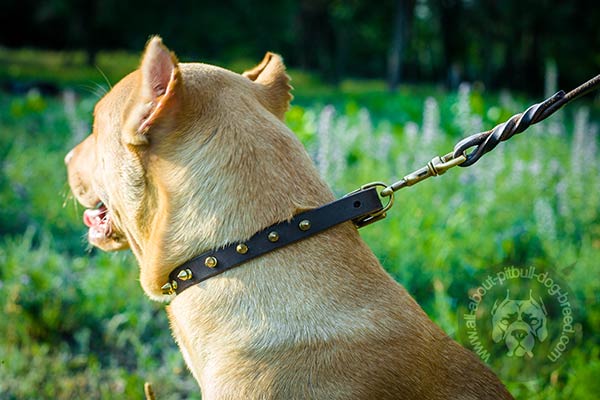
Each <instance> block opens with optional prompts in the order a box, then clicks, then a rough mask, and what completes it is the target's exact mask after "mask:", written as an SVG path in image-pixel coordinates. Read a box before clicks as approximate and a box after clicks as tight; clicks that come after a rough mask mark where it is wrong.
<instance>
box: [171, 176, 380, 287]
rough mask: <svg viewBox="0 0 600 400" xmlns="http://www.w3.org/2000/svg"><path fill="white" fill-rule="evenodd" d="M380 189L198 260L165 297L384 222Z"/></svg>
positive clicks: (176, 273)
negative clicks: (350, 226)
mask: <svg viewBox="0 0 600 400" xmlns="http://www.w3.org/2000/svg"><path fill="white" fill-rule="evenodd" d="M377 186H385V185H383V184H381V183H374V184H369V185H366V186H364V187H362V188H361V189H359V190H357V191H355V192H352V193H350V194H348V195H346V196H345V197H342V198H341V199H338V200H335V201H333V202H331V203H328V204H325V205H323V206H321V207H318V208H315V209H312V210H308V211H305V212H302V213H300V214H297V215H295V216H293V217H292V218H291V219H290V220H289V221H283V222H279V223H276V224H274V225H271V226H269V227H267V228H265V229H263V230H261V231H260V232H258V233H256V234H254V235H253V236H252V237H251V238H250V239H248V240H246V241H242V242H237V243H231V244H229V245H227V246H225V247H223V248H222V249H217V250H210V251H208V252H206V253H203V254H201V255H199V256H197V257H194V258H193V259H191V260H189V261H187V262H185V263H184V264H182V265H180V266H178V267H177V268H175V269H174V270H173V271H171V273H170V274H169V282H168V283H166V284H165V285H164V286H162V291H163V294H166V295H172V294H179V293H181V292H182V291H184V290H185V289H187V288H189V287H191V286H193V285H196V284H198V283H200V282H202V281H205V280H206V279H208V278H211V277H213V276H215V275H219V274H221V273H223V272H225V271H228V270H230V269H232V268H234V267H237V266H239V265H240V264H243V263H245V262H247V261H249V260H252V259H254V258H256V257H260V256H262V255H264V254H266V253H269V252H271V251H274V250H277V249H280V248H282V247H284V246H287V245H289V244H291V243H295V242H298V241H300V240H304V239H306V238H309V237H311V236H313V235H316V234H317V233H319V232H322V231H324V230H326V229H329V228H331V227H333V226H335V225H339V224H341V223H343V222H346V221H352V222H353V223H354V225H355V226H356V227H362V226H365V225H368V224H370V223H372V222H375V221H377V220H379V219H381V218H384V217H385V212H386V211H387V210H388V209H389V208H390V207H391V201H390V202H389V203H388V204H387V205H386V206H385V207H384V206H383V205H382V203H381V200H380V199H379V195H378V194H377V188H376V187H377Z"/></svg>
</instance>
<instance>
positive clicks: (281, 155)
mask: <svg viewBox="0 0 600 400" xmlns="http://www.w3.org/2000/svg"><path fill="white" fill-rule="evenodd" d="M243 111H244V110H239V111H238V112H242V113H243ZM263 117H264V118H265V121H264V123H263V124H262V126H263V128H262V129H263V132H261V134H262V135H263V136H264V135H268V134H269V131H268V130H269V129H270V130H271V131H272V136H273V140H271V141H269V142H267V144H266V145H265V142H256V141H255V140H254V138H253V134H252V132H251V131H250V132H249V131H248V130H245V129H244V127H240V128H238V129H237V130H236V129H232V128H231V127H226V126H224V127H222V128H220V127H219V125H218V123H217V124H216V128H213V127H210V128H208V129H207V127H205V126H203V127H196V126H191V127H189V129H190V130H192V131H193V130H196V132H197V130H198V129H202V130H204V131H207V132H209V133H210V134H211V135H213V137H212V138H211V139H210V140H209V141H208V142H206V140H205V139H204V138H203V139H200V140H198V144H197V145H193V144H192V145H189V144H188V145H186V147H185V148H181V149H177V151H173V150H172V149H157V150H156V151H157V152H158V151H160V152H161V153H162V154H165V155H168V154H176V157H177V159H173V160H172V159H170V158H169V157H168V156H161V157H159V158H157V159H156V160H154V162H153V163H152V168H155V169H156V170H162V171H165V170H167V171H169V174H168V179H166V180H164V181H161V182H155V184H154V186H155V187H157V188H158V191H157V193H156V200H155V201H156V203H157V205H156V207H154V208H155V209H158V210H161V212H160V214H158V215H156V216H154V218H155V220H154V221H153V223H152V225H153V226H154V227H155V228H153V229H151V230H150V232H149V237H148V239H147V240H145V241H144V242H145V246H144V248H143V252H142V255H141V256H140V257H138V259H139V262H140V264H141V281H142V285H143V286H144V288H145V289H146V291H147V292H148V293H152V294H156V297H155V299H164V296H163V295H162V294H161V291H160V287H161V286H162V285H164V283H165V282H168V274H169V273H170V271H171V270H173V269H174V268H175V267H176V266H178V265H180V264H182V263H184V262H185V261H187V260H189V259H191V258H193V257H194V256H197V255H198V254H201V253H203V252H205V251H207V250H210V249H216V248H219V247H221V246H223V245H226V244H228V243H232V242H235V241H240V240H245V239H247V238H249V237H250V236H252V235H253V234H254V233H256V232H257V231H259V230H261V229H263V228H265V227H267V226H269V225H272V224H274V223H277V222H280V221H283V220H286V219H288V218H290V217H291V216H292V215H294V214H295V213H297V212H298V211H301V210H303V209H307V208H314V207H317V206H320V205H322V204H325V203H327V202H329V201H331V200H333V195H332V193H331V191H330V190H329V188H328V187H327V186H326V185H325V184H324V182H323V181H322V180H321V179H320V178H319V176H318V173H317V171H316V169H315V168H314V166H313V165H312V163H311V161H310V158H309V157H308V155H307V154H306V151H305V150H304V148H303V147H302V145H301V144H300V143H299V141H298V140H297V139H296V138H295V136H294V135H293V133H291V132H290V131H289V130H288V129H287V128H286V127H285V126H284V125H283V123H282V122H280V121H279V120H277V119H276V118H274V117H273V116H272V115H271V114H269V113H268V112H265V113H264V115H263ZM230 118H235V116H233V117H230ZM223 123H225V122H223ZM215 129H216V133H213V132H215ZM248 129H250V128H248ZM232 135H234V136H236V137H234V138H232V137H231V136H232ZM281 135H286V136H287V137H284V138H280V137H281ZM232 141H234V142H235V143H237V144H238V150H237V151H239V152H244V153H246V154H251V155H254V157H253V158H252V159H250V160H248V159H246V158H244V157H238V156H237V155H235V154H233V155H229V158H228V157H227V156H224V157H215V156H214V154H219V152H220V151H221V149H223V148H225V147H227V146H231V145H230V144H228V143H231V142H232ZM211 153H213V154H211ZM182 159H183V160H184V161H181V160H182ZM207 160H210V161H207ZM189 165H194V166H195V168H193V169H191V168H189ZM150 172H151V173H150V174H149V175H150V176H164V173H162V174H159V173H152V171H150ZM256 177H261V181H260V182H257V181H256V179H257V178H256ZM190 187H192V188H194V189H193V190H192V191H190V189H189V188H190ZM190 192H191V193H190ZM191 204H192V205H193V206H190V205H191Z"/></svg>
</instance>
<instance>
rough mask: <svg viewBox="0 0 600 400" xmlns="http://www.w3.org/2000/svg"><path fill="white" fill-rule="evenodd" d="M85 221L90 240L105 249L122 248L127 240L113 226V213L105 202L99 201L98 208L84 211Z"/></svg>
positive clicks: (125, 245)
mask: <svg viewBox="0 0 600 400" xmlns="http://www.w3.org/2000/svg"><path fill="white" fill-rule="evenodd" d="M83 223H84V224H85V225H86V226H87V227H88V228H89V232H88V240H89V242H90V243H91V244H92V245H94V246H96V247H99V248H101V249H102V250H105V251H113V250H120V249H124V248H126V247H127V242H126V241H125V240H123V238H122V237H121V235H119V234H117V233H116V232H115V230H114V228H113V222H112V218H111V213H110V211H109V210H108V208H106V206H105V205H104V203H102V202H101V201H99V202H98V204H97V205H96V208H93V209H91V208H88V209H87V210H85V211H84V212H83Z"/></svg>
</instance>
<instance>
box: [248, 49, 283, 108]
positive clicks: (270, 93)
mask: <svg viewBox="0 0 600 400" xmlns="http://www.w3.org/2000/svg"><path fill="white" fill-rule="evenodd" d="M242 75H243V76H245V77H246V78H248V79H250V80H251V81H254V82H255V83H256V84H257V85H258V95H259V100H260V102H261V103H262V104H263V105H264V106H265V107H266V108H267V109H268V110H269V111H271V112H272V113H273V114H274V115H275V116H276V117H277V118H279V119H280V120H283V118H284V116H285V112H286V111H287V110H288V108H289V106H290V101H291V100H292V94H291V93H290V91H291V90H292V87H291V86H290V77H289V76H288V75H287V73H286V72H285V65H284V64H283V60H282V58H281V56H279V55H278V54H275V53H271V52H268V53H267V54H265V58H263V60H262V61H261V62H260V64H258V65H257V66H256V67H254V68H252V69H250V70H248V71H245V72H244V73H243V74H242Z"/></svg>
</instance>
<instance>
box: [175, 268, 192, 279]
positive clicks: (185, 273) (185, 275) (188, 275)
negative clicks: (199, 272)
mask: <svg viewBox="0 0 600 400" xmlns="http://www.w3.org/2000/svg"><path fill="white" fill-rule="evenodd" d="M193 276H194V275H193V274H192V271H191V270H190V269H182V270H181V271H179V273H178V274H177V278H179V279H181V280H182V281H187V280H189V279H192V277H193Z"/></svg>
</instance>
